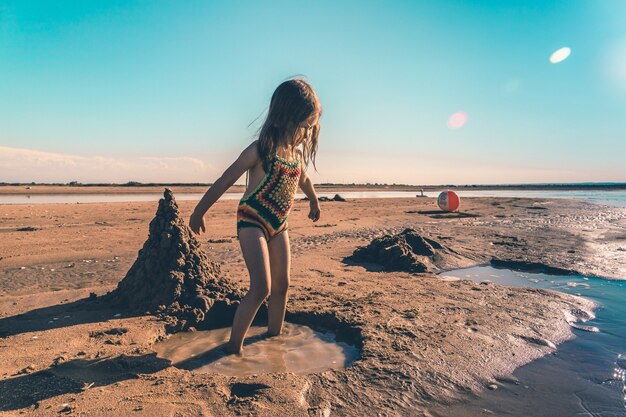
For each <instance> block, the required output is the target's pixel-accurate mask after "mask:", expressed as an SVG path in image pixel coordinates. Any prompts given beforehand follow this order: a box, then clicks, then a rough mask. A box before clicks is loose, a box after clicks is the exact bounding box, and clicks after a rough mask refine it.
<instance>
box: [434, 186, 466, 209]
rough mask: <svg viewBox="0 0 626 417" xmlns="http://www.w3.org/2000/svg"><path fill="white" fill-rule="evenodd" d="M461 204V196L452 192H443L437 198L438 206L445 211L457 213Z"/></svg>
mask: <svg viewBox="0 0 626 417" xmlns="http://www.w3.org/2000/svg"><path fill="white" fill-rule="evenodd" d="M460 204H461V199H460V198H459V195H458V194H457V193H455V192H454V191H451V190H447V191H442V192H441V193H440V194H439V197H437V205H438V206H439V208H440V209H441V210H443V211H457V210H458V209H459V205H460Z"/></svg>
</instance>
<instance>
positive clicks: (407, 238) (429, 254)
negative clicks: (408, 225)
mask: <svg viewBox="0 0 626 417" xmlns="http://www.w3.org/2000/svg"><path fill="white" fill-rule="evenodd" d="M460 258H461V257H460V256H459V255H458V254H457V253H456V252H454V251H452V250H450V249H449V248H446V247H445V246H443V245H441V244H440V243H439V242H437V241H435V240H433V239H429V238H426V237H422V236H420V235H419V234H418V233H417V231H415V230H414V229H405V230H404V231H402V232H401V233H398V234H396V235H385V236H382V237H379V238H376V239H374V240H372V242H371V243H370V244H369V245H367V246H362V247H360V248H357V249H356V250H355V251H354V253H353V255H352V257H351V258H350V259H351V260H353V261H357V262H372V263H377V264H380V265H381V266H382V267H383V269H384V270H386V271H406V272H436V271H438V270H440V269H441V268H442V267H443V265H446V264H449V263H450V262H453V261H454V260H455V259H460Z"/></svg>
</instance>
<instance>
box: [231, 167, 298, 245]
mask: <svg viewBox="0 0 626 417" xmlns="http://www.w3.org/2000/svg"><path fill="white" fill-rule="evenodd" d="M301 170H302V168H301V167H300V156H299V155H298V159H296V160H295V161H294V162H289V161H287V160H286V159H284V158H281V157H280V156H278V155H275V156H274V157H273V158H272V159H271V161H270V164H269V170H268V171H267V173H266V174H265V177H264V178H263V179H262V180H261V182H260V183H259V185H258V186H257V187H256V188H255V189H254V191H252V192H251V193H250V194H249V195H248V196H247V197H243V198H242V199H241V200H240V201H239V206H238V207H237V237H239V231H240V230H241V228H242V227H258V228H259V229H261V231H262V232H263V235H264V236H265V239H266V240H267V241H269V240H270V239H271V238H273V237H274V236H276V235H277V234H279V233H281V232H284V231H285V230H287V217H288V216H289V212H290V211H291V207H292V206H293V201H294V198H295V195H296V189H297V188H298V181H299V180H300V174H301Z"/></svg>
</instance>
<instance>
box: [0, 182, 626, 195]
mask: <svg viewBox="0 0 626 417" xmlns="http://www.w3.org/2000/svg"><path fill="white" fill-rule="evenodd" d="M210 185H211V184H208V183H207V184H201V183H193V184H183V183H172V184H166V183H149V184H142V183H135V182H132V183H126V184H72V185H70V184H37V183H0V194H2V195H10V194H17V195H23V194H139V193H146V194H151V193H160V192H162V190H163V188H164V187H168V188H171V189H172V190H173V191H174V192H176V193H202V192H204V191H206V189H207V188H208V187H209V186H210ZM315 187H316V189H317V190H318V191H320V192H339V191H342V190H344V191H377V190H380V191H415V192H420V191H421V190H424V191H425V192H428V191H430V192H433V191H441V190H462V191H467V190H477V191H479V190H569V191H581V190H587V191H592V190H601V191H614V190H626V183H621V182H613V183H606V182H605V183H571V184H493V185H490V184H475V185H452V184H448V185H408V184H367V183H366V184H332V183H321V184H317V185H316V186H315ZM243 191H244V186H243V185H234V186H232V187H231V188H230V189H229V190H228V192H239V193H241V192H243Z"/></svg>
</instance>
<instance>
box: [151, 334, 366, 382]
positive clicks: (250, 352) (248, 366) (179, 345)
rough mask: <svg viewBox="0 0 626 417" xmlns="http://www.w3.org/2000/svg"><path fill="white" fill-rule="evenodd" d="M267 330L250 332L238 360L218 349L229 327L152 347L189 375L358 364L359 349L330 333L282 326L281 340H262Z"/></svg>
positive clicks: (310, 370) (298, 371)
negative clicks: (196, 372)
mask: <svg viewBox="0 0 626 417" xmlns="http://www.w3.org/2000/svg"><path fill="white" fill-rule="evenodd" d="M266 332H267V327H257V326H253V327H251V328H250V330H249V331H248V337H247V338H246V342H245V344H244V349H243V354H242V355H226V354H225V353H224V352H223V350H222V349H221V347H222V346H223V344H224V343H226V341H227V340H228V338H229V336H230V327H227V328H223V329H215V330H209V331H196V332H185V333H177V334H174V335H172V336H170V337H169V338H168V339H167V340H165V341H163V342H161V343H157V344H156V345H155V346H154V349H155V351H156V352H157V356H158V357H161V358H165V359H169V360H170V361H172V363H173V365H174V366H176V367H178V368H182V369H188V370H196V371H202V372H209V373H219V374H223V375H228V376H246V375H253V374H266V373H274V372H292V373H295V374H311V373H315V372H321V371H325V370H327V369H337V368H345V367H346V366H348V365H350V364H351V363H352V362H354V361H355V360H356V359H357V358H358V349H357V348H356V347H354V346H351V345H348V344H346V343H343V342H337V341H335V335H334V334H332V333H320V332H316V331H314V330H313V329H311V328H310V327H307V326H302V325H298V324H293V323H285V325H284V327H283V334H281V335H280V336H275V337H266V336H265V335H266Z"/></svg>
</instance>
